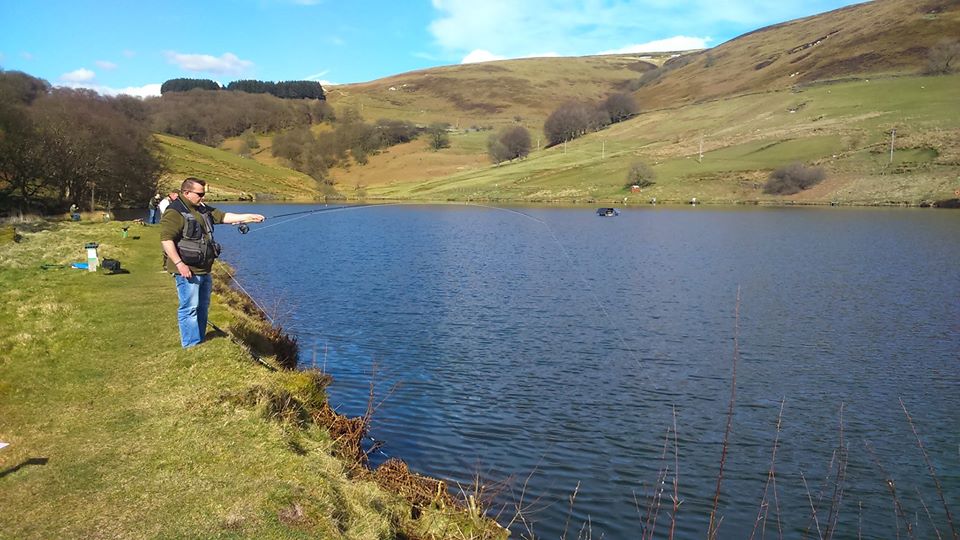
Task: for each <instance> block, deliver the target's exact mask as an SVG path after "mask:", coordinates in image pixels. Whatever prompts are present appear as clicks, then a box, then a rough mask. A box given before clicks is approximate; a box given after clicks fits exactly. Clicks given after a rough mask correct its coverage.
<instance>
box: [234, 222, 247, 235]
mask: <svg viewBox="0 0 960 540" xmlns="http://www.w3.org/2000/svg"><path fill="white" fill-rule="evenodd" d="M237 230H238V231H240V234H247V233H248V232H250V226H249V225H247V224H246V223H241V224H239V225H237Z"/></svg>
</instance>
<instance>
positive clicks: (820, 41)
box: [248, 0, 960, 204]
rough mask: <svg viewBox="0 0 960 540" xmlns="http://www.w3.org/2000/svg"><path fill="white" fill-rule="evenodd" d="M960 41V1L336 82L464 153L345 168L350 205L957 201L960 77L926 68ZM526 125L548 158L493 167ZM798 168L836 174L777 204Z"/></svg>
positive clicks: (337, 176) (928, 0)
mask: <svg viewBox="0 0 960 540" xmlns="http://www.w3.org/2000/svg"><path fill="white" fill-rule="evenodd" d="M958 29H960V2H958V1H956V0H925V1H920V2H916V1H908V0H875V1H873V2H869V3H865V4H858V5H853V6H849V7H846V8H842V9H839V10H835V11H831V12H828V13H824V14H820V15H816V16H813V17H808V18H804V19H799V20H795V21H789V22H785V23H782V24H777V25H774V26H770V27H767V28H762V29H759V30H756V31H753V32H750V33H748V34H745V35H743V36H740V37H738V38H735V39H733V40H730V41H728V42H726V43H723V44H721V45H719V46H717V47H714V48H712V49H709V50H705V51H693V52H678V53H662V54H649V55H644V54H634V55H613V56H591V57H582V58H531V59H521V60H506V61H497V62H488V63H483V64H470V65H461V66H448V67H441V68H435V69H428V70H421V71H415V72H410V73H404V74H399V75H395V76H392V77H388V78H385V79H380V80H377V81H372V82H368V83H363V84H353V85H343V86H333V87H331V88H329V89H328V99H329V101H330V102H331V103H332V104H333V105H334V106H335V107H336V108H337V109H338V110H343V109H345V108H352V109H354V110H357V111H358V112H360V114H361V115H362V116H363V117H365V118H366V119H368V120H376V119H378V118H391V119H402V120H409V121H412V122H415V123H417V124H420V125H426V124H429V123H432V122H447V123H449V124H450V125H451V126H452V128H451V130H450V139H451V147H450V148H448V149H443V150H441V151H433V150H431V149H430V148H429V147H428V146H427V144H426V143H425V142H424V141H422V140H421V141H414V142H411V143H407V144H402V145H398V146H394V147H391V148H389V149H387V150H385V151H383V152H381V153H380V154H378V155H373V156H371V157H370V159H369V163H367V164H366V165H362V166H361V165H352V166H350V167H347V168H335V169H332V170H331V176H332V178H333V180H334V181H335V187H336V189H337V191H338V192H339V193H340V194H342V195H345V196H347V197H350V198H371V197H375V198H393V199H418V200H446V199H451V200H496V201H528V202H533V201H551V202H553V201H565V202H586V201H601V200H602V201H619V202H623V200H624V198H625V197H626V198H627V201H628V202H640V201H648V200H649V199H651V198H653V197H656V198H657V199H658V200H659V201H673V202H682V201H688V200H690V199H691V198H692V197H697V198H698V199H699V200H701V201H704V202H754V203H784V202H796V203H820V204H822V203H849V204H920V203H922V202H924V201H936V200H944V199H951V198H953V197H955V195H954V192H955V191H956V190H958V189H960V155H958V154H960V150H958V143H957V141H958V140H960V92H958V89H960V76H958V75H939V76H924V75H921V72H923V71H924V69H925V67H926V62H927V57H928V55H929V53H930V51H931V49H932V48H934V47H936V46H937V44H938V43H940V42H942V41H943V40H949V39H954V40H956V39H960V32H958ZM624 91H632V92H633V95H634V96H635V98H636V99H637V102H638V104H639V105H640V108H641V113H640V114H638V115H637V116H636V117H634V118H632V119H630V120H628V121H625V122H622V123H619V124H615V125H613V126H610V127H608V128H606V129H604V130H601V131H599V132H595V133H592V134H589V135H587V136H584V137H581V138H580V139H577V140H575V141H572V142H570V143H568V144H566V145H563V146H562V147H560V146H558V147H553V148H547V147H545V144H544V143H543V142H542V140H538V139H541V136H540V134H542V126H543V121H544V119H545V118H546V116H548V115H549V114H550V112H551V111H552V110H553V109H555V108H556V107H557V106H558V105H559V104H561V103H563V102H564V101H567V100H571V99H572V100H579V101H596V100H599V99H602V98H603V97H604V96H606V95H609V94H610V93H612V92H624ZM516 124H519V125H522V126H524V127H526V128H527V129H528V130H529V131H530V133H531V134H532V137H533V139H534V140H535V141H537V143H535V149H534V151H532V152H531V154H530V156H529V157H527V158H526V159H523V160H519V161H516V162H511V163H505V164H501V165H500V166H493V165H491V164H490V163H489V161H488V160H487V158H486V155H485V151H486V140H487V138H488V137H489V136H490V133H491V132H492V130H496V129H498V128H500V127H503V126H510V125H516ZM891 144H892V147H893V150H894V151H893V153H892V154H891V153H890V147H891ZM266 154H267V152H262V153H261V154H260V155H261V156H264V157H265V156H266ZM257 159H261V157H258V158H257ZM264 161H269V160H268V159H264ZM637 161H640V162H643V163H646V164H647V165H649V166H650V167H652V168H653V170H654V172H655V173H656V175H657V177H656V181H655V184H654V185H653V186H651V187H649V188H646V189H644V190H643V192H642V193H639V194H638V193H631V192H630V191H629V190H628V188H627V186H626V182H625V176H626V172H627V171H628V170H629V168H630V166H631V164H633V163H635V162H637ZM794 161H799V162H804V163H808V164H814V165H819V166H821V167H823V168H824V169H825V170H826V172H827V180H826V181H824V182H823V183H822V184H820V185H818V186H816V187H814V188H813V189H810V190H807V191H804V192H801V193H799V194H796V195H791V196H787V197H784V196H775V195H766V194H764V193H763V192H762V185H763V183H764V182H765V181H766V178H767V176H768V175H769V173H770V172H771V171H772V170H773V169H776V168H778V167H780V166H783V165H786V164H787V163H790V162H794ZM248 191H249V190H248Z"/></svg>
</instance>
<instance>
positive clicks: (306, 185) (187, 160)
mask: <svg viewBox="0 0 960 540" xmlns="http://www.w3.org/2000/svg"><path fill="white" fill-rule="evenodd" d="M156 137H157V140H158V141H159V142H160V146H161V148H162V149H163V151H164V154H165V155H166V157H167V166H168V168H169V169H170V172H169V173H168V174H167V175H165V177H164V178H163V179H162V180H161V183H162V184H163V186H164V187H165V188H176V187H179V185H180V182H181V181H183V179H184V178H186V177H187V176H196V177H199V178H203V179H204V180H207V181H208V182H210V186H208V188H207V189H208V191H209V192H210V193H211V200H217V199H241V198H254V199H288V200H290V199H292V200H308V199H314V198H316V197H317V195H318V190H317V183H316V181H315V180H314V179H313V178H310V177H309V176H307V175H305V174H303V173H301V172H297V171H294V170H291V169H287V168H284V167H280V166H277V165H273V164H267V163H261V162H259V161H256V160H253V159H247V158H243V157H240V156H238V155H236V154H234V153H230V152H226V151H224V150H219V149H216V148H210V147H209V146H204V145H202V144H197V143H194V142H190V141H188V140H186V139H181V138H179V137H172V136H169V135H157V136H156Z"/></svg>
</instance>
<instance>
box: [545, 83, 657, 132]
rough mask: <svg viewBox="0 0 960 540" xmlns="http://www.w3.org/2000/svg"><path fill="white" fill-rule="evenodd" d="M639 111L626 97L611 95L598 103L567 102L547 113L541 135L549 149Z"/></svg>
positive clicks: (619, 94)
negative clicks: (542, 134)
mask: <svg viewBox="0 0 960 540" xmlns="http://www.w3.org/2000/svg"><path fill="white" fill-rule="evenodd" d="M638 111H639V108H638V107H637V103H636V100H635V99H634V98H633V96H632V95H631V94H626V93H617V94H611V95H610V96H607V98H606V99H604V100H603V101H600V102H599V103H594V102H589V101H587V102H583V101H567V102H565V103H562V104H561V105H560V106H559V107H557V108H556V109H555V110H554V111H553V112H552V113H550V116H548V117H547V120H546V121H545V122H544V124H543V132H544V134H545V135H546V136H547V141H548V143H549V144H550V145H557V144H562V143H565V142H567V141H571V140H573V139H576V138H577V137H580V136H583V135H586V134H587V133H590V132H592V131H597V130H600V129H603V128H604V127H606V126H608V125H610V124H614V123H617V122H622V121H624V120H627V119H628V118H631V117H632V116H634V115H636V114H637V112H638Z"/></svg>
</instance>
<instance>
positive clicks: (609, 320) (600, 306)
mask: <svg viewBox="0 0 960 540" xmlns="http://www.w3.org/2000/svg"><path fill="white" fill-rule="evenodd" d="M396 204H399V203H380V204H362V205H351V206H336V207H332V208H331V207H325V208H315V209H312V210H302V211H298V212H288V213H285V214H278V215H276V216H271V217H270V219H277V218H282V217H290V218H291V219H287V220H284V221H280V222H277V223H271V224H270V225H265V226H263V227H257V228H256V229H249V228H247V229H248V230H249V231H250V232H252V231H262V230H265V229H269V228H270V227H276V226H278V225H284V224H288V223H292V222H294V221H297V220H300V219H303V218H306V217H310V216H312V215H314V214H318V213H321V212H335V211H341V210H358V209H361V208H370V207H379V206H393V205H396ZM462 204H463V205H464V206H476V207H478V208H486V209H489V210H499V211H501V212H508V213H511V214H517V215H519V216H522V217H524V218H527V219H529V220H532V221H535V222H537V223H539V224H540V225H543V226H544V228H546V230H547V232H548V233H550V237H551V238H552V239H553V242H554V243H555V244H556V245H557V247H558V248H560V252H561V253H563V256H564V257H565V258H566V259H567V262H568V263H569V264H570V267H571V268H575V267H576V261H575V260H574V258H573V256H572V255H571V254H570V250H568V249H567V248H566V246H564V244H563V242H561V241H560V238H559V237H558V236H557V233H556V231H554V230H553V227H551V226H550V224H549V223H547V222H546V221H544V220H542V219H540V218H537V217H534V216H531V215H530V214H527V213H524V212H520V211H518V210H514V209H512V208H504V207H501V206H489V205H485V204H479V203H472V202H465V203H462ZM294 216H295V217H294ZM245 225H246V224H241V226H245ZM240 232H241V233H243V234H247V233H246V232H244V230H243V229H241V230H240ZM578 275H579V276H580V281H581V282H582V283H583V287H584V289H585V290H586V291H587V292H588V293H589V294H590V297H591V298H592V299H593V302H594V304H596V306H597V309H598V310H599V311H600V313H602V314H603V317H604V319H605V320H606V321H607V325H608V326H609V327H610V328H612V329H614V330H615V331H616V332H615V333H616V336H617V340H618V341H619V342H620V345H621V346H622V347H623V349H624V350H626V351H627V352H628V353H630V356H631V357H632V358H633V361H634V362H636V363H637V365H638V366H640V367H643V362H641V361H640V357H639V355H638V354H637V352H636V351H635V350H634V349H633V348H632V347H630V346H629V345H627V342H626V340H625V339H624V338H623V332H622V330H621V329H620V327H619V326H618V325H617V324H616V323H614V321H613V317H612V316H611V315H610V312H609V310H607V308H606V306H604V305H603V302H602V301H600V298H599V296H597V294H596V292H595V291H594V290H593V288H592V287H591V286H590V283H589V282H588V281H587V279H586V277H584V275H583V274H582V273H580V274H578ZM230 279H232V280H233V282H234V283H236V284H237V286H238V287H240V289H241V290H242V291H243V292H244V293H245V294H246V295H247V296H248V297H250V298H251V300H252V299H253V296H252V295H250V293H249V292H247V290H246V289H244V287H243V285H241V284H240V282H239V281H238V280H237V279H236V277H234V276H233V275H231V276H230ZM253 302H254V304H256V305H257V307H258V308H260V311H262V312H263V314H264V315H265V316H266V317H267V318H268V319H270V322H271V324H272V323H273V322H274V321H273V318H272V317H270V315H269V314H268V313H267V311H266V310H265V309H264V308H263V307H262V306H260V304H259V303H257V301H256V300H254V301H253Z"/></svg>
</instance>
